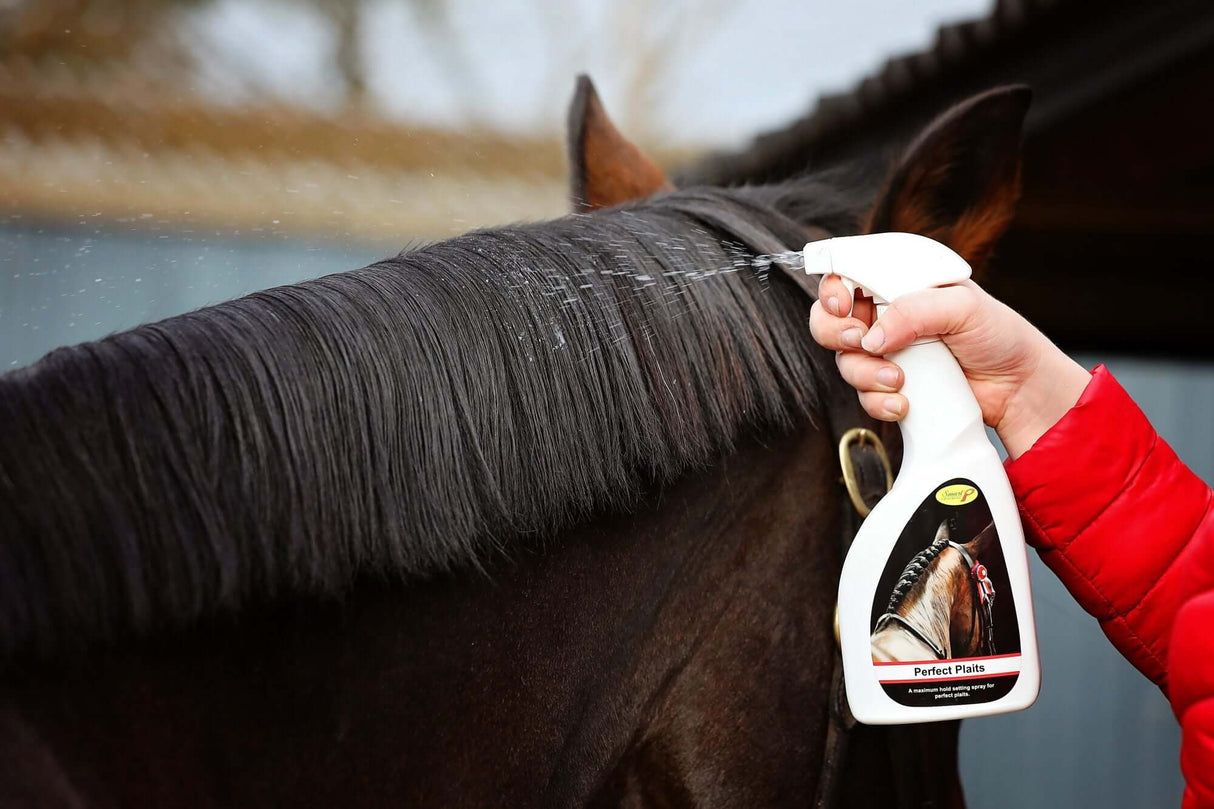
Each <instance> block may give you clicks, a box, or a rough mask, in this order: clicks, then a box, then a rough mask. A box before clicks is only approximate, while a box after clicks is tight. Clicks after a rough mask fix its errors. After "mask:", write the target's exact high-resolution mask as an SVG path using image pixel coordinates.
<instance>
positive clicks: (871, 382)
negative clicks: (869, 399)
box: [835, 351, 902, 393]
mask: <svg viewBox="0 0 1214 809" xmlns="http://www.w3.org/2000/svg"><path fill="white" fill-rule="evenodd" d="M835 364H836V365H838V366H839V375H840V376H842V377H843V381H844V382H846V383H847V384H849V385H851V386H852V387H853V388H855V389H856V390H858V391H864V392H872V393H895V392H897V390H898V389H899V388H901V387H902V369H901V368H899V367H898V366H897V365H894V364H893V363H892V362H890V361H889V360H885V359H881V358H880V357H874V356H872V355H870V354H865V353H864V352H862V351H840V352H839V353H838V355H836V357H835Z"/></svg>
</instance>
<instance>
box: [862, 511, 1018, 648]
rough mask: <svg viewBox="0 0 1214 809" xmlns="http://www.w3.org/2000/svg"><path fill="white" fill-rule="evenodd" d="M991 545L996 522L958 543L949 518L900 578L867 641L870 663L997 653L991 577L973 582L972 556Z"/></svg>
mask: <svg viewBox="0 0 1214 809" xmlns="http://www.w3.org/2000/svg"><path fill="white" fill-rule="evenodd" d="M994 543H995V529H994V525H988V526H987V528H985V529H984V530H983V531H982V532H981V533H980V534H978V536H976V537H974V538H973V539H971V540H970V541H968V542H965V543H959V542H954V541H953V540H952V539H951V536H950V532H949V525H948V521H947V520H945V521H943V522H941V523H940V527H939V529H937V531H936V536H935V538H934V539H933V540H932V542H931V544H930V545H928V546H927V547H926V548H924V549H923V550H922V551H920V552H919V553H917V554H915V556H914V557H912V558H911V560H910V562H908V563H907V565H906V568H905V569H904V570H903V571H902V575H901V576H899V577H898V581H897V583H896V584H895V585H894V589H893V591H892V592H891V593H890V597H889V603H888V605H887V606H886V608H885V614H884V615H882V616H881V617H880V618H879V619H878V621H877V625H876V627H875V628H874V629H873V633H872V638H871V643H872V649H873V661H874V662H894V661H921V660H945V659H949V658H959V657H974V656H977V655H979V654H984V655H991V654H995V652H996V649H995V646H994V641H993V627H992V625H991V607H990V602H991V601H992V600H993V596H994V590H993V587H992V586H991V585H990V583H989V580H982V581H979V580H976V579H975V574H974V568H975V565H977V564H979V563H978V562H977V561H976V560H979V559H982V558H983V557H984V556H985V554H986V553H987V551H988V550H989V549H990V548H991V547H992V545H993V544H994Z"/></svg>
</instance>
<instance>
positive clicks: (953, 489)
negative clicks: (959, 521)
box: [936, 483, 978, 506]
mask: <svg viewBox="0 0 1214 809" xmlns="http://www.w3.org/2000/svg"><path fill="white" fill-rule="evenodd" d="M977 499H978V487H977V486H973V485H971V484H969V483H954V484H953V485H952V486H944V487H942V488H941V489H940V490H939V491H937V492H936V500H938V501H939V502H941V503H943V504H944V505H946V506H963V505H965V504H966V503H972V502H974V501H975V500H977Z"/></svg>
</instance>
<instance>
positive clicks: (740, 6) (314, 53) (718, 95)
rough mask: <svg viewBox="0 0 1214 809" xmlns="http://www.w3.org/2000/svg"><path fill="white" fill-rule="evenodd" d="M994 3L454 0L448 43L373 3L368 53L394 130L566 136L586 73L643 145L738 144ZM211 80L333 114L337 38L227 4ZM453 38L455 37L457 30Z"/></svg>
mask: <svg viewBox="0 0 1214 809" xmlns="http://www.w3.org/2000/svg"><path fill="white" fill-rule="evenodd" d="M990 6H991V0H915V1H914V2H910V1H909V0H832V1H831V2H820V1H819V0H756V1H755V2H749V3H735V2H728V0H694V1H693V0H682V1H673V0H672V1H671V2H662V0H496V1H495V2H485V1H484V0H448V2H446V3H445V6H444V7H445V9H446V14H447V27H446V28H445V29H443V28H440V29H438V30H437V32H436V29H435V28H434V26H433V24H429V25H428V24H427V22H426V21H425V20H424V19H422V18H421V17H420V16H419V13H418V11H417V5H416V4H410V3H407V2H401V0H369V2H367V3H366V4H365V6H364V8H365V12H364V18H363V26H362V44H363V49H364V54H365V64H366V71H367V74H368V83H369V88H370V94H371V97H372V99H373V101H374V103H375V104H376V105H377V106H378V107H379V108H380V109H382V110H383V111H385V112H387V113H389V114H391V115H392V116H393V117H397V118H401V119H403V120H408V121H413V122H417V123H424V124H433V125H441V126H451V127H461V128H462V127H466V126H469V125H479V126H486V127H490V128H494V129H499V130H504V131H510V132H520V133H532V134H556V133H558V132H559V131H560V129H561V127H562V126H563V115H564V107H565V104H566V102H567V100H568V96H569V94H570V92H571V90H572V87H573V77H574V75H575V74H576V73H578V72H580V71H586V72H589V73H590V74H591V76H592V77H593V78H594V79H595V82H596V83H597V84H598V87H599V90H600V92H601V93H602V95H603V97H604V99H605V101H606V103H607V105H608V108H609V109H610V111H611V112H612V114H613V115H614V116H615V117H616V118H617V120H619V121H620V123H621V125H622V126H623V127H625V128H626V129H627V130H628V131H629V132H630V133H633V134H634V135H637V136H640V137H642V138H647V139H650V140H662V141H669V142H675V143H680V142H681V143H690V144H707V145H721V144H734V143H738V142H740V141H742V140H744V139H745V138H746V137H748V136H749V135H752V134H754V133H755V132H757V131H761V130H763V129H767V128H771V127H774V126H778V125H780V124H783V123H786V122H787V121H789V120H790V119H792V118H794V117H796V116H798V115H801V114H803V113H804V112H805V111H806V110H808V109H809V108H810V106H811V105H812V103H813V101H814V100H815V99H816V98H817V97H818V96H819V95H820V94H822V93H826V92H834V91H839V90H845V89H848V88H850V87H851V86H853V85H854V84H855V83H856V82H857V81H858V80H859V79H860V78H862V77H863V76H865V75H867V74H868V73H870V72H872V71H873V70H875V69H876V68H877V67H878V66H880V65H881V63H882V62H884V61H885V60H886V59H888V58H889V57H891V56H894V55H897V54H899V53H904V52H907V51H914V50H920V49H922V48H924V47H926V46H928V45H929V43H930V42H931V41H932V39H933V37H934V35H935V31H936V29H937V28H938V27H939V26H941V25H944V24H948V23H952V22H956V21H958V20H962V19H970V18H974V17H980V16H984V15H985V14H987V13H988V12H989V9H990ZM191 29H192V33H193V34H195V37H194V38H195V40H196V41H197V42H198V47H199V48H200V49H201V50H202V52H203V53H205V54H206V55H207V57H208V58H207V59H206V62H207V64H208V67H207V68H206V69H205V70H204V73H203V75H202V76H201V77H200V87H201V88H202V89H203V90H204V92H206V93H208V94H209V95H211V96H213V97H217V98H221V99H231V100H239V99H240V98H242V97H244V94H245V93H246V92H247V88H248V87H250V86H252V87H255V88H257V91H258V92H262V93H269V94H270V95H275V96H280V97H282V98H284V99H287V100H291V101H295V102H297V103H302V104H308V105H313V106H318V107H321V108H324V107H331V106H333V105H335V104H336V103H337V102H338V100H339V99H340V98H341V95H342V85H341V83H340V80H339V79H338V78H337V76H336V74H335V73H334V72H333V70H332V67H331V65H332V54H333V52H334V42H335V38H334V36H333V34H332V32H331V31H330V30H329V29H328V27H327V26H326V24H325V22H324V21H323V20H322V19H321V18H320V17H319V16H318V15H316V14H315V12H313V11H312V10H311V9H310V8H308V6H307V5H306V4H301V3H294V2H285V1H281V0H256V1H254V2H250V0H218V2H216V3H213V4H208V5H205V6H203V7H202V8H201V9H200V10H199V11H198V12H196V15H195V19H194V20H193V22H192V23H191ZM444 31H445V32H446V33H442V32H444Z"/></svg>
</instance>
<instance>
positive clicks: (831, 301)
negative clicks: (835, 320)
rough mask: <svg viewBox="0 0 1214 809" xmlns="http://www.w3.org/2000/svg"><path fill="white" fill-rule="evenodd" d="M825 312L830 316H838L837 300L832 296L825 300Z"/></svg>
mask: <svg viewBox="0 0 1214 809" xmlns="http://www.w3.org/2000/svg"><path fill="white" fill-rule="evenodd" d="M826 311H828V312H830V313H831V314H832V315H837V314H839V299H838V298H836V297H835V296H834V295H831V296H830V297H829V298H827V299H826Z"/></svg>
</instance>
